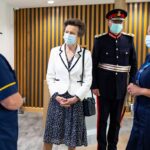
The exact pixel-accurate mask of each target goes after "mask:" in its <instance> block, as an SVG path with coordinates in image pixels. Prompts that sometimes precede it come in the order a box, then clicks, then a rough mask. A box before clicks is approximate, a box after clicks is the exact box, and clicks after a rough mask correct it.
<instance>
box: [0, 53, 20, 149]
mask: <svg viewBox="0 0 150 150" xmlns="http://www.w3.org/2000/svg"><path fill="white" fill-rule="evenodd" d="M17 92H18V85H17V80H16V76H15V73H14V71H13V70H12V68H11V66H10V65H9V63H8V61H7V60H6V59H5V57H4V56H2V55H1V54H0V101H2V100H4V99H5V98H7V97H9V96H11V95H12V94H14V93H17ZM17 139H18V117H17V110H14V111H11V110H7V109H6V108H4V107H3V106H2V105H1V104H0V150H17Z"/></svg>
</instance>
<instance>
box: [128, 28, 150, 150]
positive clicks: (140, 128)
mask: <svg viewBox="0 0 150 150" xmlns="http://www.w3.org/2000/svg"><path fill="white" fill-rule="evenodd" d="M148 34H149V35H147V36H146V45H147V47H149V48H150V26H149V28H148ZM128 92H129V93H130V94H131V95H133V96H136V101H135V105H134V112H135V113H134V121H133V127H132V131H131V135H130V139H129V142H128V145H127V148H126V150H150V144H149V140H150V54H148V55H147V57H146V61H145V63H144V64H143V65H142V66H141V68H140V70H139V71H138V72H137V75H136V83H135V84H133V83H131V84H130V85H129V86H128Z"/></svg>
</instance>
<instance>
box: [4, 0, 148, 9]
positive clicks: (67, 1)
mask: <svg viewBox="0 0 150 150" xmlns="http://www.w3.org/2000/svg"><path fill="white" fill-rule="evenodd" d="M5 1H7V2H8V3H9V4H11V5H12V6H13V7H14V8H16V9H17V8H31V7H52V6H67V5H89V4H106V3H114V1H115V0H54V3H53V4H51V5H50V4H48V3H47V0H5ZM126 2H150V0H126Z"/></svg>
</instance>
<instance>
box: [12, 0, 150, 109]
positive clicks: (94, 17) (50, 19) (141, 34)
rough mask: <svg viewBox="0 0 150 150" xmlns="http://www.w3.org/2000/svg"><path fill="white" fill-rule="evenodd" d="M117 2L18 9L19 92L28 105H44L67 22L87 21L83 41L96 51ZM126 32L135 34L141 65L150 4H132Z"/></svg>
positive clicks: (129, 8)
mask: <svg viewBox="0 0 150 150" xmlns="http://www.w3.org/2000/svg"><path fill="white" fill-rule="evenodd" d="M113 8H114V5H113V4H105V5H86V6H83V5H82V6H61V7H49V8H31V9H20V10H15V18H14V20H15V36H14V37H15V44H14V45H15V69H16V73H17V77H18V81H19V91H20V92H21V94H22V95H23V96H25V97H26V104H25V105H26V106H28V107H42V106H43V99H42V97H43V80H45V77H46V71H47V64H48V60H49V54H50V49H51V48H52V47H55V46H58V45H61V44H62V43H63V33H64V29H63V22H64V21H65V20H66V19H68V18H79V19H81V20H83V22H85V23H86V27H87V28H86V34H85V36H83V37H82V39H79V43H80V44H81V45H83V46H86V47H87V49H89V50H92V47H93V43H94V35H95V34H101V33H103V32H107V31H108V26H107V20H106V19H105V15H106V13H107V12H108V11H109V10H111V9H113ZM127 11H128V13H129V16H128V18H127V19H126V21H125V23H124V25H125V27H124V31H125V32H129V33H133V34H135V38H134V42H135V47H136V51H137V56H138V66H140V65H141V63H143V61H144V59H145V56H146V54H147V53H148V51H149V50H148V49H147V48H146V46H145V35H146V32H147V31H146V30H147V26H148V24H149V23H150V3H129V4H127Z"/></svg>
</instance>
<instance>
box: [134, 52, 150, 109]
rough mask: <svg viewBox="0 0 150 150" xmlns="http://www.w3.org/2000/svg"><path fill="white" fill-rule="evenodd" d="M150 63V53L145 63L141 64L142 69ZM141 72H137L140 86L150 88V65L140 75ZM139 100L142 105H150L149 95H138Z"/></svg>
mask: <svg viewBox="0 0 150 150" xmlns="http://www.w3.org/2000/svg"><path fill="white" fill-rule="evenodd" d="M149 63H150V54H148V55H147V57H146V61H145V63H144V64H143V65H142V66H141V68H140V70H142V69H144V67H145V66H146V65H147V64H149ZM139 73H140V72H137V75H136V80H139V86H140V87H142V88H147V89H150V65H148V66H147V67H146V68H145V69H144V70H142V73H141V75H140V78H139V79H138V77H139ZM137 101H138V102H139V103H140V104H141V105H145V106H150V100H149V97H146V96H143V95H141V96H137ZM148 104H149V105H148Z"/></svg>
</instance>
